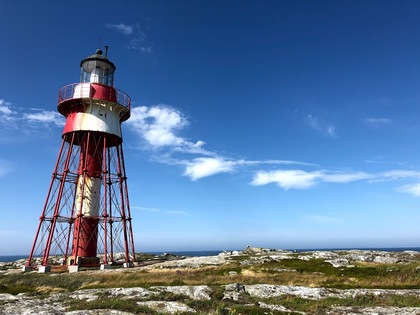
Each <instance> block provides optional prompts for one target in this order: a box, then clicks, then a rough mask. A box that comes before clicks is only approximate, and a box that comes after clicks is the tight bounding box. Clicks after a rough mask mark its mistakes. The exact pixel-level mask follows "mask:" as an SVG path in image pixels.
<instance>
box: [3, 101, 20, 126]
mask: <svg viewBox="0 0 420 315" xmlns="http://www.w3.org/2000/svg"><path fill="white" fill-rule="evenodd" d="M16 114H17V113H16V111H14V110H12V109H11V104H10V103H9V102H6V101H5V100H4V99H0V122H1V123H2V125H3V127H6V128H15V127H16V126H15V120H16V118H17V116H16Z"/></svg>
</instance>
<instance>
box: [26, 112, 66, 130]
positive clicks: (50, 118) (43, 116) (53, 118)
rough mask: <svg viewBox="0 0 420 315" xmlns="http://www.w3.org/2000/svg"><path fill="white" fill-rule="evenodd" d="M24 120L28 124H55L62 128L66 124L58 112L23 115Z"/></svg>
mask: <svg viewBox="0 0 420 315" xmlns="http://www.w3.org/2000/svg"><path fill="white" fill-rule="evenodd" d="M23 119H24V120H26V121H28V122H35V123H42V124H44V125H49V124H53V125H55V126H58V127H62V126H64V124H65V119H64V118H63V116H62V115H61V114H59V113H58V112H53V111H41V112H39V113H23Z"/></svg>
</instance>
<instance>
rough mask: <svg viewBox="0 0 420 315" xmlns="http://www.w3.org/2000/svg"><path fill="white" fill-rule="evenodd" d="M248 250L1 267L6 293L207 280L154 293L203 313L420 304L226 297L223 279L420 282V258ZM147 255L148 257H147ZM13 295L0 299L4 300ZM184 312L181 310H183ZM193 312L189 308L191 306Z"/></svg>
mask: <svg viewBox="0 0 420 315" xmlns="http://www.w3.org/2000/svg"><path fill="white" fill-rule="evenodd" d="M249 258H250V257H249V256H247V255H244V256H238V257H234V258H233V259H232V260H231V262H230V263H228V264H222V265H216V266H204V267H200V268H151V269H147V270H139V269H120V270H117V271H111V272H99V271H92V270H86V271H82V272H79V273H67V272H63V271H61V272H53V273H50V274H40V273H35V272H30V273H22V272H7V273H2V274H0V293H10V294H18V293H29V294H32V295H36V296H37V297H39V298H42V297H44V296H47V295H49V294H53V293H61V292H72V291H75V290H79V289H92V288H95V289H98V288H115V287H144V288H149V287H151V286H173V285H188V286H192V285H208V286H210V287H211V289H212V292H211V300H209V301H195V300H192V299H190V298H188V297H186V296H183V295H176V294H173V293H164V294H160V295H156V296H153V297H151V298H149V300H153V301H156V300H162V301H179V302H182V303H185V304H186V305H188V306H190V307H192V308H193V309H195V310H196V311H197V314H211V315H240V314H251V315H252V314H256V315H259V314H261V315H262V314H273V315H276V314H293V313H290V312H287V313H285V312H282V311H280V310H273V309H271V310H268V309H267V308H263V307H261V306H260V304H259V303H261V302H262V303H265V304H268V305H277V306H280V305H281V306H283V307H285V308H287V309H288V310H291V311H292V312H296V314H298V312H306V313H307V314H324V312H325V310H326V309H328V308H331V307H332V306H348V307H368V306H369V307H373V306H394V307H420V297H419V296H417V295H401V294H383V295H373V294H367V295H356V296H353V297H347V298H332V297H329V298H324V299H318V300H312V299H304V298H301V297H297V296H291V295H283V296H280V297H276V298H267V299H263V298H258V299H257V298H255V297H251V296H250V295H249V294H248V293H246V292H241V294H240V296H239V298H238V300H235V301H233V300H226V299H224V285H227V284H232V283H241V284H244V285H251V284H275V285H293V286H308V287H326V288H331V289H359V288H366V289H420V261H416V260H414V261H413V262H411V263H408V264H401V263H396V264H379V263H362V262H359V263H354V264H353V266H352V267H338V268H337V267H333V266H332V265H331V264H330V263H328V262H325V261H324V260H322V259H310V260H303V259H298V258H297V257H294V258H291V259H282V260H265V261H262V262H261V263H257V264H247V263H245V262H246V261H247V260H248V259H249ZM147 259H148V261H147ZM154 261H156V259H155V258H153V257H147V256H143V262H145V264H153V263H154ZM145 300H147V299H144V298H136V297H133V298H130V299H126V298H122V297H115V296H103V297H101V298H100V299H96V300H77V301H76V300H70V301H67V302H66V305H67V307H68V310H69V311H70V310H86V309H115V310H122V311H127V312H131V313H133V314H158V312H157V311H153V310H152V309H150V308H148V307H146V306H143V305H139V304H138V303H137V302H139V301H145ZM4 303H6V302H3V303H0V305H1V304H4ZM179 314H182V313H179ZM185 314H187V313H185Z"/></svg>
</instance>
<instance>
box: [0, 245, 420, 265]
mask: <svg viewBox="0 0 420 315" xmlns="http://www.w3.org/2000/svg"><path fill="white" fill-rule="evenodd" d="M356 249H360V250H379V251H387V252H403V251H408V250H409V251H416V252H420V247H396V248H377V247H376V248H310V249H304V248H300V249H290V248H289V249H285V250H289V251H295V252H313V251H329V250H356ZM223 251H225V250H194V251H167V252H146V253H147V254H156V255H162V254H165V253H168V254H174V255H177V256H186V257H195V256H214V255H218V254H219V253H221V252H223ZM229 251H231V250H229ZM26 258H28V255H9V256H0V262H12V261H16V260H18V259H26Z"/></svg>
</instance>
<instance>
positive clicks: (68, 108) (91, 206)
mask: <svg viewBox="0 0 420 315" xmlns="http://www.w3.org/2000/svg"><path fill="white" fill-rule="evenodd" d="M80 67H81V76H80V83H75V84H70V85H68V86H65V87H64V88H62V89H61V90H60V93H59V100H58V106H57V108H58V111H59V112H60V113H61V114H62V115H64V116H65V117H66V124H65V126H64V130H63V134H62V137H63V139H64V140H65V139H70V137H68V135H69V134H72V133H77V134H78V137H76V139H79V140H78V141H76V142H75V143H73V145H78V146H80V158H79V168H78V174H77V188H76V193H75V210H74V230H73V241H72V255H71V256H72V257H71V259H70V260H71V263H72V264H77V265H92V264H96V262H97V261H99V258H97V239H98V222H99V217H100V213H99V209H100V202H101V189H102V176H103V173H104V172H105V171H106V170H103V165H104V163H103V156H102V155H103V151H104V145H106V147H113V146H119V145H121V144H122V141H123V140H122V134H121V122H122V121H125V120H127V119H128V118H129V117H130V98H129V97H128V95H127V94H125V93H124V92H122V91H119V90H117V89H115V88H114V87H113V84H114V72H115V69H116V68H115V65H114V64H113V63H112V62H111V61H110V60H109V59H108V58H107V57H106V56H104V55H103V54H102V51H101V50H99V49H98V50H97V51H96V53H95V54H93V55H91V56H89V57H88V58H86V59H84V60H82V62H81V63H80Z"/></svg>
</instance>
